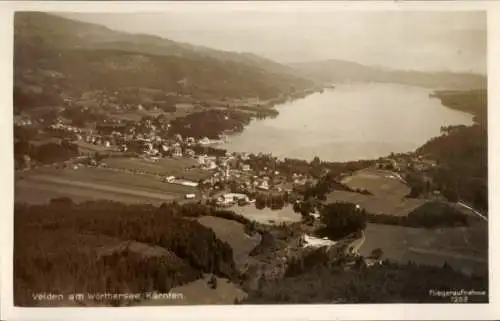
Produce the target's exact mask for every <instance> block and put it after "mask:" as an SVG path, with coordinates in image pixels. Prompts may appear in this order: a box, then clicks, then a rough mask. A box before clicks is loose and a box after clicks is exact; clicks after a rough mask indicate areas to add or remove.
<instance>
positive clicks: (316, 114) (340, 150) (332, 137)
mask: <svg viewBox="0 0 500 321" xmlns="http://www.w3.org/2000/svg"><path fill="white" fill-rule="evenodd" d="M431 92H432V91H431V90H429V89H426V88H420V87H413V86H404V85H396V84H376V83H364V84H342V85H337V86H336V88H335V89H332V90H326V91H325V92H324V93H315V94H312V95H310V96H307V97H305V98H303V99H299V100H295V101H292V102H288V103H285V104H282V105H279V106H277V107H276V108H277V110H278V111H279V113H280V114H279V115H278V116H277V117H276V118H267V119H263V120H254V121H252V122H251V123H250V124H249V125H248V126H247V127H246V128H245V130H244V131H243V132H242V133H240V134H236V135H233V136H231V137H230V141H229V142H228V143H226V144H222V145H219V147H221V148H225V149H227V150H228V151H230V152H251V153H259V152H263V153H272V154H273V155H274V156H277V157H280V158H284V157H289V158H300V159H307V160H309V159H312V158H313V157H315V156H318V157H319V158H320V159H322V160H328V161H350V160H358V159H374V158H379V157H382V156H387V155H389V154H390V153H391V152H393V153H404V152H410V151H413V150H415V149H416V148H418V147H419V146H421V145H422V144H424V143H425V142H426V141H427V140H428V139H430V138H432V137H434V136H438V135H439V134H440V128H441V126H443V125H459V124H463V125H471V124H472V123H473V121H472V118H473V116H472V115H470V114H467V113H463V112H459V111H455V110H453V109H450V108H447V107H445V106H443V105H442V104H441V102H440V100H439V99H437V98H432V97H429V94H430V93H431Z"/></svg>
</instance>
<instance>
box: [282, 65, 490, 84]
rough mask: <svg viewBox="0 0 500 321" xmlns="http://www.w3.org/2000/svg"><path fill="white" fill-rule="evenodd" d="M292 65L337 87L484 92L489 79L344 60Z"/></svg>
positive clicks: (473, 75)
mask: <svg viewBox="0 0 500 321" xmlns="http://www.w3.org/2000/svg"><path fill="white" fill-rule="evenodd" d="M288 65H289V66H291V67H292V68H294V69H296V70H297V71H298V72H300V73H301V74H302V75H305V76H306V75H307V76H308V77H315V78H318V79H320V80H322V81H327V82H334V83H342V82H351V81H354V82H355V81H360V82H364V81H369V82H394V83H401V84H406V85H417V86H422V87H429V88H433V89H480V88H486V86H487V77H486V76H485V75H481V74H476V73H465V72H460V73H459V72H448V71H432V72H431V71H418V70H402V69H393V68H388V67H382V66H369V65H364V64H361V63H357V62H351V61H346V60H340V59H328V60H318V61H312V62H297V63H291V64H288Z"/></svg>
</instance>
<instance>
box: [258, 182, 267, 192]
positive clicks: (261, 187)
mask: <svg viewBox="0 0 500 321" xmlns="http://www.w3.org/2000/svg"><path fill="white" fill-rule="evenodd" d="M258 188H259V189H261V190H264V191H268V190H269V183H268V182H267V181H262V182H261V183H260V185H259V186H258Z"/></svg>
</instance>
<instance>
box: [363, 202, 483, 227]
mask: <svg viewBox="0 0 500 321" xmlns="http://www.w3.org/2000/svg"><path fill="white" fill-rule="evenodd" d="M366 218H367V221H368V222H370V223H377V224H387V225H399V226H407V227H417V228H420V227H424V228H440V227H457V226H468V225H470V223H471V221H472V220H475V219H476V218H474V217H472V216H470V215H467V214H464V213H462V212H460V211H459V210H458V209H455V208H453V207H451V206H450V205H447V204H444V203H440V202H429V203H426V204H424V205H422V206H420V207H419V208H417V209H415V210H413V211H412V212H410V213H409V214H408V215H407V216H396V215H387V214H370V213H367V214H366Z"/></svg>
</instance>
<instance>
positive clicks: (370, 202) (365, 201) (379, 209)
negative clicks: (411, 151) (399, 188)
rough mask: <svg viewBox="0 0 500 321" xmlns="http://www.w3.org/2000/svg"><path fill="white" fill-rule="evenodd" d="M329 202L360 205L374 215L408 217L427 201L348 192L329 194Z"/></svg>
mask: <svg viewBox="0 0 500 321" xmlns="http://www.w3.org/2000/svg"><path fill="white" fill-rule="evenodd" d="M327 202H328V203H333V202H349V203H353V204H359V206H361V207H362V208H364V209H366V211H367V212H369V213H372V214H388V215H397V216H406V215H408V214H409V213H410V212H411V211H413V210H414V209H416V208H417V207H419V206H421V205H423V204H425V203H426V202H427V201H426V200H423V199H412V198H407V199H401V198H396V197H390V196H387V197H381V196H372V195H363V194H359V193H353V192H346V191H333V192H331V193H330V194H328V196H327Z"/></svg>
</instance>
